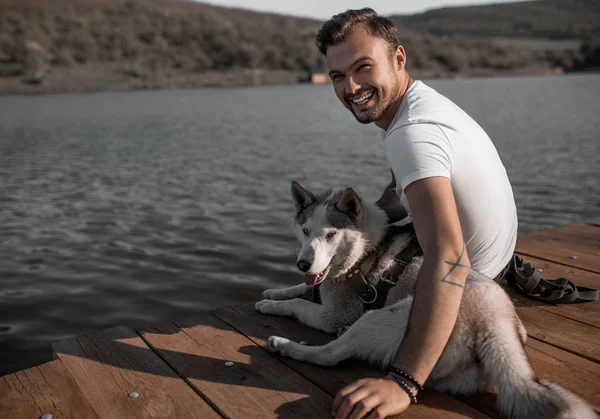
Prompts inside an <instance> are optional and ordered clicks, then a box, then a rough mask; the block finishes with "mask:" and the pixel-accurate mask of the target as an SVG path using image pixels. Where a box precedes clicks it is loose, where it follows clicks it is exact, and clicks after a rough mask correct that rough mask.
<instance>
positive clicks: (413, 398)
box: [388, 374, 417, 404]
mask: <svg viewBox="0 0 600 419" xmlns="http://www.w3.org/2000/svg"><path fill="white" fill-rule="evenodd" d="M388 376H389V377H391V378H392V380H394V381H395V382H396V384H398V385H399V386H400V388H401V389H402V390H404V391H405V392H406V394H408V397H410V402H411V403H412V404H417V396H415V394H414V393H413V392H412V390H411V389H410V387H409V386H408V384H406V383H405V382H404V380H403V379H401V378H399V377H396V376H395V375H394V374H388Z"/></svg>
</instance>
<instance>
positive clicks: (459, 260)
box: [442, 244, 470, 288]
mask: <svg viewBox="0 0 600 419" xmlns="http://www.w3.org/2000/svg"><path fill="white" fill-rule="evenodd" d="M465 248H466V246H465V245H464V244H463V249H462V252H461V253H460V256H459V257H458V260H457V261H456V262H448V261H447V260H445V261H444V262H446V263H447V264H448V265H451V266H452V268H450V271H448V273H447V274H446V275H444V277H443V278H442V282H445V283H447V284H451V285H456V286H457V287H461V288H464V286H462V285H460V284H457V283H456V282H452V281H448V280H447V279H446V278H448V276H450V274H451V273H452V272H454V269H456V268H457V267H461V268H467V269H470V268H469V267H468V266H467V265H463V264H462V263H460V262H461V260H462V258H463V255H464V254H465Z"/></svg>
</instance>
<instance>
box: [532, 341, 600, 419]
mask: <svg viewBox="0 0 600 419" xmlns="http://www.w3.org/2000/svg"><path fill="white" fill-rule="evenodd" d="M525 349H526V351H527V354H528V355H529V361H530V362H531V365H532V367H533V370H534V371H535V373H536V374H537V376H538V377H539V378H541V379H543V380H548V381H551V382H553V383H556V384H560V385H561V386H563V387H565V388H566V389H568V390H570V391H572V392H573V393H575V394H577V395H578V396H579V397H582V398H583V399H585V400H586V401H587V402H589V403H590V404H591V405H592V406H593V407H594V408H595V409H596V410H599V411H600V383H599V382H598V377H600V364H598V363H595V362H592V361H590V360H587V359H584V358H581V357H579V356H577V355H573V354H571V353H568V352H566V351H563V350H561V349H558V348H555V347H553V346H550V345H548V344H545V343H543V342H540V341H538V340H536V339H528V340H527V343H526V344H525Z"/></svg>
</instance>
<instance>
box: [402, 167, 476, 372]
mask: <svg viewBox="0 0 600 419" xmlns="http://www.w3.org/2000/svg"><path fill="white" fill-rule="evenodd" d="M405 193H406V196H407V198H408V201H409V203H410V207H411V209H412V211H411V213H412V217H413V222H414V225H415V230H416V233H417V237H418V239H419V243H420V244H421V247H422V248H423V254H424V256H423V265H422V267H421V271H420V272H419V275H418V279H417V285H416V290H415V298H414V303H413V308H412V312H411V318H410V322H409V329H408V330H409V331H408V332H407V334H406V336H405V338H404V341H403V342H402V345H401V347H400V350H399V352H398V356H397V359H396V362H395V363H394V365H395V366H396V367H397V368H400V369H401V370H403V371H405V372H407V373H408V374H411V375H412V376H413V377H415V378H416V379H417V380H418V381H419V382H420V383H424V382H425V380H426V379H427V377H429V375H430V373H431V371H432V370H433V368H434V367H435V364H436V363H437V362H438V360H439V358H440V356H441V354H442V352H443V350H444V347H445V346H446V343H447V342H448V339H449V337H450V335H451V333H452V330H453V328H454V324H455V323H456V318H457V316H458V310H459V308H460V303H461V299H462V294H463V290H464V285H465V282H466V278H467V274H468V272H469V268H470V263H469V258H468V255H467V251H466V246H465V244H464V241H463V236H462V231H461V226H460V220H459V218H458V212H457V210H456V203H455V200H454V194H453V191H452V185H451V183H450V180H449V179H447V178H444V177H432V178H426V179H422V180H419V181H416V182H414V183H412V184H411V185H409V186H408V187H407V188H406V190H405Z"/></svg>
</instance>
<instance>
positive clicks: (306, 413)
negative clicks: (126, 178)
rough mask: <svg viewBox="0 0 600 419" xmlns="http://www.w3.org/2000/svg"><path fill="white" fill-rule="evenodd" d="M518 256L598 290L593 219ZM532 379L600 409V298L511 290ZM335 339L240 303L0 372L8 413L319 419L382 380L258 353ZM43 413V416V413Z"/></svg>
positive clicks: (93, 337) (115, 418) (426, 405)
mask: <svg viewBox="0 0 600 419" xmlns="http://www.w3.org/2000/svg"><path fill="white" fill-rule="evenodd" d="M517 253H519V254H521V255H523V256H524V257H525V258H527V259H528V260H530V261H532V262H533V263H534V266H535V267H537V268H541V269H542V270H543V276H544V277H545V278H547V279H553V278H557V277H560V276H564V277H568V278H569V279H571V280H573V281H574V282H575V283H576V284H577V285H580V286H587V287H593V288H600V220H596V221H591V222H588V223H575V224H570V225H567V226H563V227H559V228H551V229H544V230H540V231H536V232H533V233H530V234H527V235H524V236H521V237H519V241H518V245H517ZM509 293H510V294H511V296H512V298H513V300H514V301H515V305H516V306H517V311H518V314H519V316H520V317H521V319H522V320H523V322H524V324H525V326H526V328H527V332H528V334H529V339H528V343H527V345H526V349H527V352H528V354H529V357H530V360H531V363H532V365H533V368H534V369H535V371H536V373H537V374H538V376H539V377H540V378H543V379H548V380H551V381H553V382H556V383H559V384H561V385H563V386H564V387H566V388H568V389H570V390H571V391H573V392H575V393H577V394H578V395H580V396H581V397H583V398H584V399H586V400H588V401H589V402H590V403H591V404H592V405H593V406H594V407H595V408H596V410H597V411H600V302H599V301H596V302H591V303H583V304H567V305H550V304H545V303H542V302H537V301H535V300H531V299H528V298H526V297H523V296H521V295H517V294H515V293H514V292H513V291H512V290H509ZM273 334H275V335H279V336H285V337H288V338H291V339H294V340H297V341H306V342H307V344H308V345H314V344H322V343H325V342H328V341H329V340H331V339H333V337H332V336H329V335H326V334H324V333H321V332H318V331H316V330H313V329H309V328H307V327H305V326H302V325H300V324H298V323H297V322H296V321H295V320H292V319H288V318H281V317H275V316H266V315H262V314H259V313H257V312H256V311H255V310H254V304H253V303H251V304H243V305H239V306H233V307H228V308H223V309H219V310H216V311H213V312H210V313H202V314H199V315H198V316H197V317H193V318H186V319H184V320H181V321H175V322H171V323H167V324H164V325H161V326H157V327H155V328H152V329H147V330H137V331H135V330H132V329H130V328H128V327H125V326H119V327H114V328H111V329H108V330H103V331H99V332H95V333H90V334H87V335H84V336H78V337H76V338H72V339H69V340H66V341H63V342H59V343H57V344H55V345H54V350H55V353H56V359H55V360H53V361H51V362H48V363H46V364H43V365H40V366H37V367H33V368H30V369H27V370H24V371H20V372H17V373H14V374H9V375H6V376H4V377H0V412H1V413H2V417H5V418H18V419H20V418H39V417H42V415H44V414H51V415H53V417H54V418H63V417H69V418H71V417H72V418H108V419H120V418H187V417H190V418H191V417H193V418H219V417H227V418H240V419H242V418H243V419H246V418H270V417H279V418H321V417H322V418H326V417H331V414H330V412H331V405H332V402H333V398H334V397H335V394H336V393H337V391H338V390H339V389H340V388H342V387H343V386H345V385H346V384H348V383H350V382H352V381H354V380H356V379H358V378H361V377H374V376H381V375H383V374H382V372H381V371H378V370H376V369H373V368H369V367H368V366H366V365H364V364H361V363H358V362H346V363H343V364H341V365H339V366H337V367H333V368H322V367H317V366H314V365H310V364H306V363H301V362H297V361H293V360H290V359H287V358H283V357H280V356H277V355H273V354H271V353H270V352H268V351H267V350H266V340H267V338H268V336H270V335H273ZM494 400H495V398H494V396H493V395H491V394H484V395H477V396H472V397H468V398H454V397H451V396H449V395H447V394H442V393H437V392H435V391H432V390H427V389H426V390H425V391H424V392H423V394H422V395H421V397H420V400H419V403H418V404H416V405H413V406H411V407H410V408H409V409H408V410H407V411H406V412H405V413H404V414H403V415H402V418H415V419H417V418H419V419H424V418H439V417H443V418H450V419H452V418H466V417H469V418H489V417H499V415H498V413H497V412H496V410H495V408H494ZM47 417H49V416H47Z"/></svg>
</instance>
